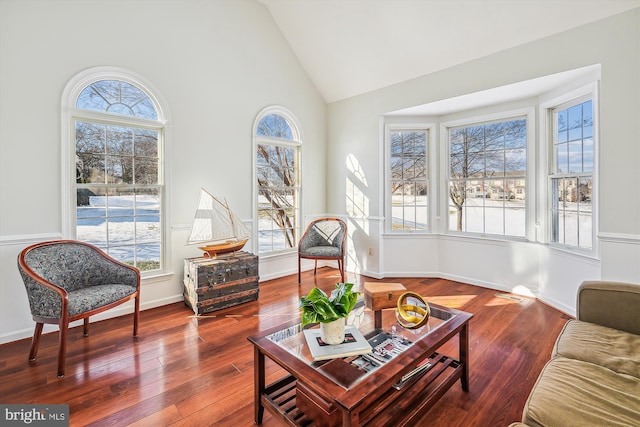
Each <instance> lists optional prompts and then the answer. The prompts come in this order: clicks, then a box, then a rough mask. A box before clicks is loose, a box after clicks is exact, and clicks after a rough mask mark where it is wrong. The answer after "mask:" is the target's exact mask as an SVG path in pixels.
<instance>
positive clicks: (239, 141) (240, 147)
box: [0, 0, 326, 343]
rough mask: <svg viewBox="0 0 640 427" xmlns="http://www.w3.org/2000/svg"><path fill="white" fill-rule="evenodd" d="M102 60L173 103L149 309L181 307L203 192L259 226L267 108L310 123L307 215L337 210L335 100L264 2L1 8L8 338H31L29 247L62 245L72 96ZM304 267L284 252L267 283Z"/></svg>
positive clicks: (147, 289) (30, 3)
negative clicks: (163, 244) (24, 277)
mask: <svg viewBox="0 0 640 427" xmlns="http://www.w3.org/2000/svg"><path fill="white" fill-rule="evenodd" d="M95 66H114V67H119V68H124V69H127V70H130V71H133V72H134V73H137V74H139V75H141V76H142V77H143V78H144V79H146V80H147V81H149V82H151V84H153V85H154V86H155V87H156V88H157V89H158V90H159V91H160V95H161V96H162V97H163V98H164V100H165V101H166V102H167V104H168V107H169V114H170V116H169V117H170V123H169V127H170V135H169V141H168V145H167V147H166V167H167V191H168V198H167V206H168V211H167V217H168V219H169V234H168V239H169V242H170V251H169V252H170V258H169V266H170V268H169V269H170V272H171V273H172V274H169V275H167V276H163V277H158V278H156V279H154V280H145V281H144V282H143V286H142V308H143V309H146V308H150V307H154V306H158V305H161V304H166V303H169V302H174V301H181V300H182V289H181V287H182V262H183V258H185V257H193V256H199V251H198V249H195V248H193V247H187V246H185V244H184V242H185V241H186V238H187V234H188V232H189V229H190V226H191V222H192V219H193V217H192V216H193V210H194V209H195V206H196V203H197V198H198V194H199V188H200V187H201V186H203V187H205V188H207V189H208V190H210V191H212V192H215V193H216V194H221V195H224V196H226V197H227V198H228V200H229V203H230V204H231V206H233V208H234V211H236V212H237V214H238V216H239V217H240V218H241V219H242V220H243V221H249V222H250V221H252V219H253V212H252V186H253V181H252V170H251V167H252V156H253V151H252V135H251V133H252V126H253V123H254V120H255V118H256V115H257V114H258V113H259V112H260V111H261V110H262V109H263V108H265V107H267V106H269V105H281V106H283V107H285V108H287V109H289V110H290V111H292V112H293V113H294V114H295V115H296V117H297V118H298V120H299V121H300V123H299V124H300V126H301V130H302V133H303V143H304V146H303V151H302V156H303V159H302V162H303V165H302V166H303V169H304V175H303V186H304V188H305V192H306V194H308V195H312V197H307V198H306V200H305V205H304V206H303V210H304V213H305V214H306V215H309V214H314V213H321V212H325V208H326V207H325V192H326V187H325V181H324V174H325V168H326V154H325V153H326V142H325V140H326V135H325V132H326V131H325V123H326V118H325V104H324V102H323V101H322V99H321V98H320V96H319V95H318V93H317V91H316V90H315V88H314V87H313V85H312V84H311V82H310V80H309V78H308V76H307V75H306V73H305V72H304V71H303V70H302V67H301V66H300V64H299V63H298V61H297V59H296V58H295V56H294V55H293V53H292V51H291V50H290V48H289V46H288V44H287V43H286V41H285V40H284V39H283V37H282V35H281V33H280V31H279V30H278V28H277V27H276V26H275V24H274V23H273V20H272V18H271V15H270V14H269V13H268V11H267V10H266V8H265V7H264V6H263V5H262V4H260V3H258V2H256V1H253V0H242V1H238V0H215V1H197V0H164V1H111V0H88V1H71V0H69V1H67V0H40V1H34V0H23V1H13V0H0V268H1V270H0V343H1V342H7V341H12V340H15V339H19V338H23V337H28V336H30V335H31V334H32V331H33V321H32V320H31V315H30V313H29V309H28V302H27V298H26V293H25V291H24V286H23V284H22V281H21V279H20V277H19V275H18V270H17V268H16V257H17V255H18V253H19V251H20V250H21V249H22V248H24V247H26V246H27V245H28V244H29V243H32V242H37V241H41V240H48V239H56V238H60V237H63V236H62V234H61V233H62V227H61V222H62V218H61V187H60V186H61V182H60V181H61V170H60V169H61V159H60V157H61V155H60V151H61V141H60V138H61V136H60V135H61V97H62V91H63V89H64V87H65V85H66V84H67V82H68V81H69V80H70V79H71V78H72V77H73V76H74V75H76V74H77V73H79V72H81V71H82V70H85V69H87V68H90V67H95ZM249 249H251V248H249ZM265 261H266V260H265ZM295 268H296V261H295V258H294V257H291V256H289V257H280V258H277V259H276V260H275V261H272V262H271V263H270V270H269V269H268V271H267V272H266V274H265V272H264V271H262V270H263V269H262V267H261V275H262V277H263V278H265V277H268V276H275V275H278V274H280V273H281V272H282V271H291V270H293V271H295ZM130 310H131V306H129V307H128V308H127V309H125V310H122V309H120V310H118V309H116V310H113V311H110V312H108V314H105V316H112V315H116V314H120V313H122V312H125V311H130ZM103 317H104V316H103ZM50 329H51V328H49V330H50ZM142 331H144V326H143V327H142Z"/></svg>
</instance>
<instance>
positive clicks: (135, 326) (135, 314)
mask: <svg viewBox="0 0 640 427" xmlns="http://www.w3.org/2000/svg"><path fill="white" fill-rule="evenodd" d="M134 304H135V309H134V311H133V336H134V337H137V336H138V323H139V321H140V294H138V296H137V297H136V298H135V303H134Z"/></svg>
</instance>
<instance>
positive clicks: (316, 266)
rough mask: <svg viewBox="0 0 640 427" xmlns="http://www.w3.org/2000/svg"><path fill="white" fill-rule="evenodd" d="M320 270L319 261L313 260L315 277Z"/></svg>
mask: <svg viewBox="0 0 640 427" xmlns="http://www.w3.org/2000/svg"><path fill="white" fill-rule="evenodd" d="M317 270H318V260H317V259H314V260H313V275H314V276H315V275H316V271H317Z"/></svg>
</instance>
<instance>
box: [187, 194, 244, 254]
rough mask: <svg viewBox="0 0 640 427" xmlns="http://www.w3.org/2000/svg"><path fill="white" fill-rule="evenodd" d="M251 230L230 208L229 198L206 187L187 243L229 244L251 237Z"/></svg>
mask: <svg viewBox="0 0 640 427" xmlns="http://www.w3.org/2000/svg"><path fill="white" fill-rule="evenodd" d="M250 236H251V231H250V230H249V228H248V227H247V226H246V225H244V224H243V223H242V221H240V219H239V218H238V217H237V216H236V215H235V214H234V213H233V211H232V210H231V209H230V208H229V204H228V203H227V200H226V199H224V198H217V197H215V196H213V195H212V194H211V193H209V192H208V191H206V190H205V189H204V188H201V189H200V201H199V202H198V208H197V209H196V213H195V216H194V219H193V227H192V228H191V234H190V235H189V239H188V240H187V244H190V245H196V244H200V245H203V244H206V245H207V246H211V245H216V244H227V243H231V242H240V241H245V242H246V240H247V239H249V237H250Z"/></svg>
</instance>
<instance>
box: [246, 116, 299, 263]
mask: <svg viewBox="0 0 640 427" xmlns="http://www.w3.org/2000/svg"><path fill="white" fill-rule="evenodd" d="M296 123H297V121H296V120H295V119H294V118H293V115H292V114H291V113H290V112H288V111H286V110H285V109H283V108H281V107H271V108H267V109H266V110H264V111H262V112H261V113H260V114H259V115H258V118H257V120H256V125H255V131H254V145H255V173H256V204H257V209H256V210H257V230H258V239H257V244H258V253H259V254H263V255H264V254H270V253H278V252H283V251H287V250H289V249H292V248H294V247H296V245H297V242H298V240H299V238H300V202H301V188H300V149H301V146H302V142H301V137H300V132H299V130H298V129H299V127H298V126H297V124H296Z"/></svg>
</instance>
